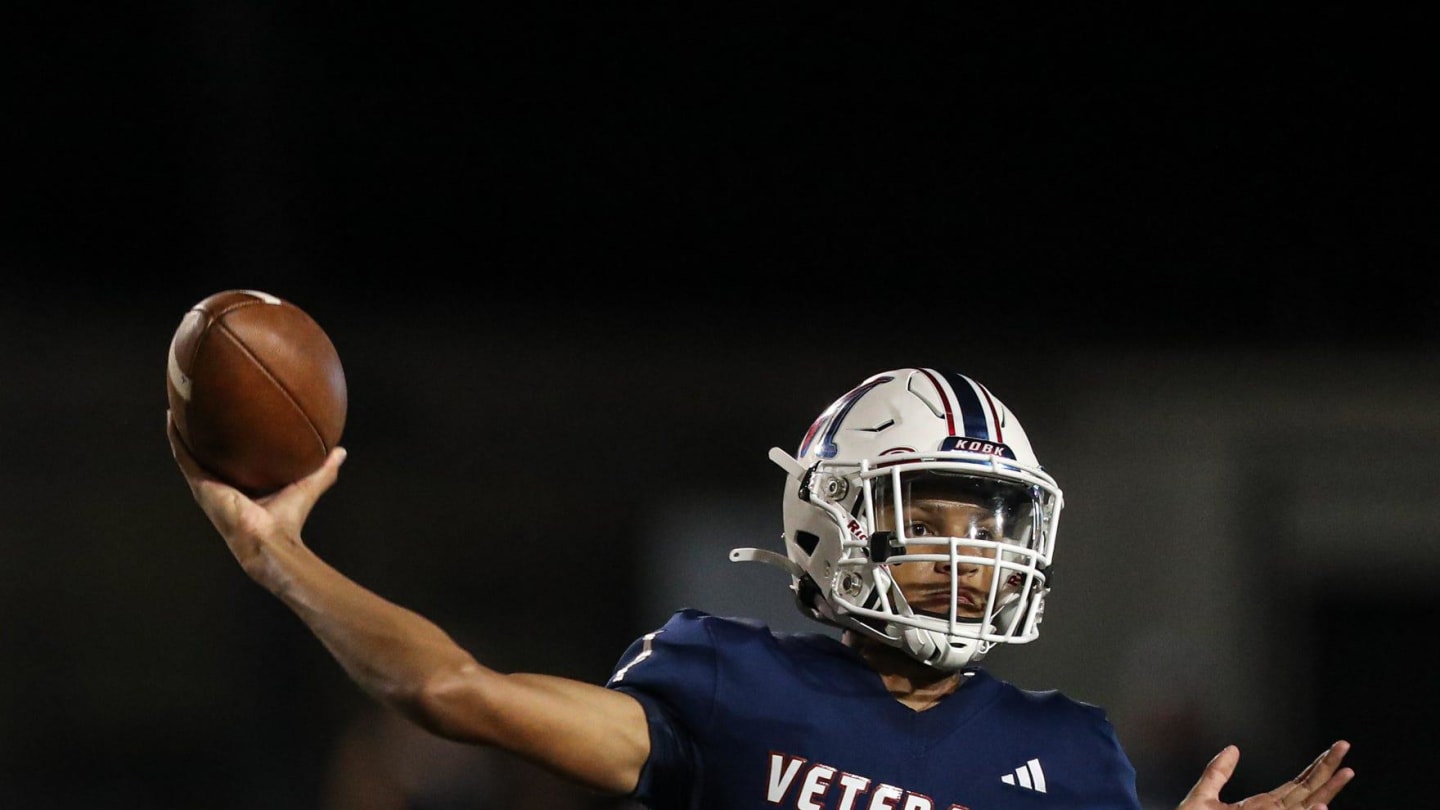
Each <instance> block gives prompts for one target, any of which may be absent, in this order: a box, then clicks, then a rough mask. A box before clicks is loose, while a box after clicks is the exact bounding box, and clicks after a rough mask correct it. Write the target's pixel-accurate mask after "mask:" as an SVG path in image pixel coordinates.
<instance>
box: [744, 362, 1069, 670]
mask: <svg viewBox="0 0 1440 810" xmlns="http://www.w3.org/2000/svg"><path fill="white" fill-rule="evenodd" d="M770 458H771V459H773V460H774V461H775V462H776V463H777V464H779V465H780V466H781V467H783V468H784V469H785V470H786V472H787V473H789V478H788V480H787V481H786V483H785V493H784V527H785V535H784V541H785V549H786V551H787V555H786V556H781V555H779V554H777V553H775V552H772V551H767V550H764V549H753V548H737V549H734V550H732V551H731V552H730V558H731V559H732V560H734V561H737V562H740V561H747V560H756V561H760V562H768V563H772V564H775V565H778V566H780V567H781V568H784V569H785V570H786V571H788V572H789V573H790V575H791V590H793V591H794V593H795V598H796V603H797V605H798V606H799V607H800V610H801V611H802V612H803V613H805V614H806V615H807V616H810V617H811V618H813V619H816V620H818V621H821V622H825V623H827V624H832V625H835V626H838V627H841V628H845V629H849V630H853V631H855V632H858V633H861V634H863V635H865V636H868V637H870V638H873V639H877V640H879V641H881V642H883V643H885V644H889V645H891V646H894V647H897V648H899V649H901V650H904V651H905V652H906V653H908V654H909V655H910V656H912V657H914V658H915V659H917V660H919V661H921V662H923V663H925V664H928V665H930V666H932V667H935V668H936V669H940V670H942V671H947V672H948V671H954V670H958V669H960V668H962V667H965V666H967V665H969V664H970V663H972V662H975V661H979V660H980V659H981V658H982V657H984V655H985V654H986V653H987V652H989V651H990V649H991V648H992V647H993V646H994V645H996V644H1001V643H1009V644H1024V643H1027V642H1030V641H1034V640H1035V638H1036V637H1037V636H1038V635H1039V626H1040V619H1041V617H1042V614H1043V612H1044V605H1045V594H1046V593H1047V592H1048V591H1049V589H1050V581H1051V575H1050V573H1051V566H1050V561H1051V556H1052V553H1053V551H1054V548H1055V532H1056V528H1057V525H1058V522H1059V519H1060V509H1061V506H1062V505H1063V502H1064V499H1063V497H1062V495H1061V492H1060V488H1059V487H1058V486H1056V484H1055V480H1054V479H1053V478H1051V477H1050V475H1049V474H1048V473H1046V472H1044V471H1043V470H1042V469H1041V467H1040V465H1039V463H1038V462H1037V461H1036V458H1035V454H1034V451H1033V450H1031V447H1030V441H1029V439H1028V438H1027V437H1026V435H1025V431H1024V429H1023V428H1021V427H1020V422H1019V420H1017V419H1016V418H1015V415H1014V414H1013V413H1010V412H1009V410H1007V409H1006V407H1005V406H1004V404H1002V403H1001V402H1000V400H999V399H997V398H996V397H995V396H994V395H993V394H991V393H990V391H989V390H988V389H986V388H985V386H983V385H981V384H980V383H978V382H976V381H974V380H972V379H970V378H969V377H966V376H963V375H961V374H955V373H951V372H942V371H936V370H933V369H928V368H902V369H895V370H892V371H885V372H881V373H879V374H875V375H873V376H871V377H870V378H868V379H866V380H865V381H864V382H862V383H861V384H860V385H859V386H857V387H856V388H854V389H853V390H851V391H850V392H849V393H847V394H845V395H844V396H842V397H840V398H839V399H837V400H836V401H835V402H834V403H833V404H831V405H830V407H829V408H826V409H825V411H824V412H823V413H821V414H820V416H819V418H817V419H816V420H815V423H814V424H813V425H811V427H810V430H809V431H808V432H807V433H806V434H805V438H804V440H802V441H801V443H800V449H799V452H797V453H796V454H795V456H793V457H792V456H790V455H789V454H788V453H786V452H785V451H783V450H781V449H780V448H778V447H777V448H773V449H772V450H771V451H770ZM937 493H939V494H937ZM937 498H938V499H939V500H941V501H943V502H945V503H952V502H958V503H961V504H964V506H963V514H964V515H967V516H969V517H968V518H966V520H965V521H964V526H960V525H959V524H944V525H945V526H946V527H947V531H949V532H951V533H950V534H947V535H943V536H942V535H937V534H936V531H935V526H936V525H937V524H936V523H935V522H934V521H930V520H929V519H928V518H926V517H925V516H926V515H929V514H931V513H930V512H927V511H925V510H927V509H930V508H932V506H927V504H932V505H933V503H934V502H935V501H936V500H937ZM892 516H904V519H899V520H897V519H894V518H893V517H892ZM957 528H958V531H957ZM962 535H963V536H962ZM907 564H918V565H925V566H930V567H931V569H933V571H929V572H927V574H926V576H929V577H931V578H932V582H931V590H930V592H929V593H928V595H927V596H926V597H923V600H922V602H921V604H918V605H916V606H913V607H912V604H911V602H912V601H916V600H917V599H920V597H916V596H914V595H913V594H912V595H911V596H910V597H909V598H907V594H906V593H904V592H902V590H901V585H900V584H899V582H897V579H900V580H904V579H906V577H899V576H897V573H898V571H897V569H898V566H902V565H907ZM918 570H920V569H909V570H908V572H914V571H918ZM908 572H907V573H908ZM936 577H948V599H944V598H942V597H943V596H944V595H945V594H944V586H943V584H942V585H939V586H936V585H935V584H934V583H935V582H937V581H938V582H941V583H943V582H946V581H947V580H946V579H943V578H942V579H938V580H936V579H934V578H936ZM941 605H948V607H941Z"/></svg>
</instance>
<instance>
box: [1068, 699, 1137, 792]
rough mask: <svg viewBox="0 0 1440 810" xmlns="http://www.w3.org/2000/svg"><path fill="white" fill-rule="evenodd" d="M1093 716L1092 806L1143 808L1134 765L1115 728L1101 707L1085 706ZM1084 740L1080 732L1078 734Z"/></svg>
mask: <svg viewBox="0 0 1440 810" xmlns="http://www.w3.org/2000/svg"><path fill="white" fill-rule="evenodd" d="M1085 708H1086V709H1087V710H1088V713H1089V715H1090V718H1091V722H1090V725H1089V733H1090V735H1092V736H1091V744H1090V745H1089V748H1090V750H1091V751H1093V752H1094V754H1093V757H1094V761H1093V763H1092V766H1091V768H1092V769H1091V771H1090V772H1091V775H1092V776H1093V778H1094V780H1095V781H1094V786H1093V790H1094V792H1095V795H1096V797H1097V798H1096V801H1095V804H1094V805H1093V806H1095V807H1105V808H1112V807H1113V808H1124V809H1125V810H1140V797H1139V795H1138V794H1137V791H1136V788H1135V766H1134V765H1132V764H1131V763H1130V757H1129V756H1127V755H1126V754H1125V749H1124V747H1122V746H1121V744H1120V738H1119V737H1118V736H1117V735H1116V733H1115V727H1114V725H1112V724H1111V722H1110V719H1109V718H1108V717H1107V716H1106V715H1105V711H1104V710H1103V709H1101V708H1099V707H1098V706H1089V705H1087V706H1086V707H1085ZM1077 739H1081V735H1077Z"/></svg>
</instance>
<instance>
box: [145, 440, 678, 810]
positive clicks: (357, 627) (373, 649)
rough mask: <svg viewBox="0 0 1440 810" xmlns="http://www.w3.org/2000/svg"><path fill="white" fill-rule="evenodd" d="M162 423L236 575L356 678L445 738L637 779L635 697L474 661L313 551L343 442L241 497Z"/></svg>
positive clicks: (601, 777) (573, 774)
mask: <svg viewBox="0 0 1440 810" xmlns="http://www.w3.org/2000/svg"><path fill="white" fill-rule="evenodd" d="M166 427H167V431H168V433H169V437H170V448H171V451H172V452H173V453H174V455H175V461H176V462H177V463H178V464H179V465H180V470H181V472H183V473H184V474H185V479H186V481H187V482H188V483H189V485H190V491H191V493H192V494H193V495H194V496H195V500H196V502H197V503H199V505H200V508H201V509H202V510H204V512H205V515H206V516H207V517H208V518H209V519H210V522H211V523H212V524H213V525H214V526H215V528H216V529H217V530H218V531H219V532H220V535H221V536H222V537H224V538H225V542H226V544H227V545H228V546H229V547H230V552H231V553H232V554H233V555H234V556H235V559H236V560H238V561H239V562H240V566H241V567H242V568H243V569H244V570H245V573H246V574H248V575H249V576H250V578H251V579H253V580H255V581H256V582H257V583H259V584H260V585H261V586H263V587H264V588H266V589H267V590H269V591H270V592H271V593H273V594H275V595H276V596H277V597H279V598H280V599H281V600H282V601H283V602H284V603H285V604H286V605H288V606H289V607H290V608H291V610H293V611H294V612H295V614H296V615H297V616H299V617H300V619H302V620H303V621H304V622H305V624H306V625H307V626H309V628H310V629H311V630H312V631H313V632H314V633H315V635H316V636H317V637H319V639H320V641H321V642H322V643H324V645H325V646H326V648H328V649H329V650H330V652H331V654H332V655H334V656H335V659H336V660H337V661H338V662H339V663H340V665H341V666H342V667H344V669H345V671H346V672H347V673H349V675H350V677H351V678H352V679H354V680H355V682H356V683H357V684H359V686H360V687H361V688H362V689H364V690H365V691H366V692H367V693H369V694H370V695H372V696H374V697H375V698H376V699H378V700H380V701H383V702H385V703H387V704H389V705H391V706H393V707H395V708H396V709H397V710H399V711H400V712H402V713H403V714H405V715H406V716H407V717H409V718H411V719H412V720H414V721H415V722H416V723H418V724H419V725H421V726H423V727H424V728H426V729H428V730H430V731H432V732H434V733H436V734H439V735H441V736H443V737H446V738H449V739H453V740H460V741H465V742H472V743H477V744H481V745H493V746H497V747H500V748H504V749H506V750H509V751H512V752H514V753H516V754H518V755H520V756H523V757H525V758H527V759H531V760H533V761H535V762H537V763H539V764H541V765H543V766H545V767H547V768H550V769H551V770H553V771H555V772H556V773H559V774H561V775H562V776H566V777H568V778H570V779H572V780H574V781H576V782H579V783H581V784H584V785H586V786H588V787H591V788H593V789H596V790H599V791H603V792H606V793H616V794H619V793H626V792H628V791H630V790H631V789H633V788H634V787H635V784H636V782H637V781H638V780H639V777H640V769H641V767H642V766H643V765H644V763H645V759H646V757H648V756H649V752H650V736H649V727H648V724H647V722H646V719H645V713H644V710H643V709H642V708H641V706H640V704H639V702H638V701H636V700H635V699H634V698H632V697H630V696H629V695H626V694H624V693H621V692H617V691H615V690H612V689H606V688H604V687H602V686H597V685H595V684H588V683H583V682H580V681H574V680H569V679H565V678H557V677H551V676H545V675H529V674H504V673H500V672H496V671H495V670H492V669H489V668H487V667H484V666H481V665H480V664H479V663H477V662H476V661H475V659H474V658H473V657H471V655H470V654H469V653H467V652H466V651H465V650H464V649H462V648H461V647H460V646H459V645H457V644H456V643H455V642H454V641H453V640H452V639H451V638H450V636H449V635H447V634H446V633H445V632H444V631H443V630H441V629H440V628H439V627H438V626H436V625H435V624H434V623H433V622H431V621H429V620H428V619H426V618H424V617H423V616H420V615H419V614H417V613H415V612H414V611H411V610H409V609H406V608H404V607H401V606H399V605H396V604H394V603H392V602H389V601H387V600H385V599H384V598H382V597H380V596H379V595H377V594H375V593H373V592H371V591H369V590H367V589H365V588H363V587H361V586H360V585H359V584H357V583H355V582H354V581H352V580H350V579H349V578H347V577H346V576H344V575H343V574H341V573H340V572H338V571H336V570H335V569H334V568H332V567H331V566H329V565H328V564H327V563H325V562H324V561H323V560H321V559H320V558H319V557H317V556H316V555H315V554H314V553H313V552H312V551H311V550H310V549H309V548H308V547H306V546H305V544H304V542H303V541H302V540H301V537H300V534H301V529H302V528H303V526H304V524H305V520H306V518H307V517H309V515H310V511H311V509H312V508H313V507H314V506H315V502H316V501H317V500H318V499H319V497H320V496H321V495H322V494H324V493H325V491H326V490H328V489H329V488H330V487H331V485H333V484H334V483H335V481H336V478H337V477H338V475H339V472H340V465H341V463H342V462H343V461H344V459H345V451H344V450H343V449H338V448H337V449H336V450H335V451H333V452H332V453H331V454H330V457H329V458H328V459H326V461H325V464H324V466H322V467H321V468H320V469H319V470H317V471H316V472H314V473H313V474H311V475H309V476H308V477H306V478H303V479H301V480H300V481H297V482H295V483H294V484H291V485H290V486H288V487H286V488H285V489H283V490H281V491H279V492H277V493H275V494H273V495H270V496H267V497H264V498H261V499H259V500H251V499H250V498H248V497H246V496H245V495H244V494H243V493H241V492H240V491H239V490H236V489H234V488H233V487H230V486H228V485H226V484H225V483H223V482H221V481H218V480H216V479H215V478H214V477H212V476H210V475H209V474H207V473H206V472H205V471H204V470H203V469H202V468H201V467H200V466H199V465H198V464H197V463H196V462H195V460H194V459H193V458H192V457H191V456H190V454H189V453H188V452H187V451H186V449H185V446H184V444H183V443H182V442H181V441H179V439H178V438H177V435H176V432H175V427H174V424H173V422H171V420H170V418H169V416H168V414H167V416H166Z"/></svg>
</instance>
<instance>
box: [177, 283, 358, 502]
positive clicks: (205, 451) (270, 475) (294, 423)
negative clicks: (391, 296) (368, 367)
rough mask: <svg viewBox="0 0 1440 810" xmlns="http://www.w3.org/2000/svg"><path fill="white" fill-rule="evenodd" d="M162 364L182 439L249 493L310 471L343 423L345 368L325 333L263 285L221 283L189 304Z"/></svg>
mask: <svg viewBox="0 0 1440 810" xmlns="http://www.w3.org/2000/svg"><path fill="white" fill-rule="evenodd" d="M166 365H167V368H166V374H165V380H166V385H165V387H166V394H167V396H168V398H169V403H170V413H171V415H172V418H173V419H174V421H175V427H176V429H177V430H178V431H179V434H180V439H181V440H182V441H183V442H184V443H185V446H186V447H187V448H188V449H189V450H190V453H191V455H193V456H194V457H195V460H196V461H198V462H200V464H201V465H202V466H204V467H205V469H207V470H208V471H210V472H211V473H212V474H214V475H215V476H216V477H217V478H220V479H221V480H223V481H225V482H227V483H229V484H231V485H233V486H235V487H236V488H238V489H241V490H243V491H245V492H246V493H248V494H250V495H263V494H266V493H270V492H274V491H275V490H278V489H280V488H282V487H284V486H285V485H286V484H289V483H290V482H292V481H295V480H296V479H299V478H303V477H304V476H305V475H307V474H309V473H311V472H314V471H315V470H316V469H317V468H319V466H320V465H321V463H323V462H324V461H325V457H326V455H327V454H329V452H330V450H331V449H332V448H334V447H335V445H336V444H337V443H339V441H340V435H341V433H342V432H343V431H344V429H345V412H346V408H347V404H348V403H347V392H346V387H345V371H344V369H343V368H342V367H341V365H340V355H339V353H338V352H336V350H335V346H334V344H333V343H331V341H330V336H329V335H327V334H326V333H325V330H323V329H321V328H320V325H319V324H318V323H316V322H315V320H314V319H313V318H311V317H310V315H309V314H307V313H306V312H305V311H304V310H302V309H300V308H299V307H298V306H296V305H295V304H293V303H291V302H289V301H285V300H282V299H280V298H277V297H276V296H273V295H270V294H268V293H263V292H259V291H257V290H226V291H224V292H218V293H215V294H214V295H211V296H209V297H207V298H205V299H204V300H202V301H200V302H199V303H198V304H196V305H194V306H193V307H191V308H190V311H189V312H186V313H185V316H184V318H182V319H181V321H180V326H179V327H178V328H176V330H175V335H174V337H173V338H172V339H171V341H170V357H169V361H168V363H167V364H166Z"/></svg>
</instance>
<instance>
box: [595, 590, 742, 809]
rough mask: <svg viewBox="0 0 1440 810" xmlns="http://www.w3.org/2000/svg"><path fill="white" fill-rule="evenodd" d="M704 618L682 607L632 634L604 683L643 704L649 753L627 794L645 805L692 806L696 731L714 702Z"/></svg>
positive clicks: (696, 769) (713, 670)
mask: <svg viewBox="0 0 1440 810" xmlns="http://www.w3.org/2000/svg"><path fill="white" fill-rule="evenodd" d="M705 618H706V617H705V615H704V614H701V613H699V612H698V611H692V610H682V611H679V612H677V613H676V614H675V615H673V616H671V617H670V620H669V621H668V622H666V623H665V625H664V626H663V627H661V628H660V629H659V630H656V631H654V632H652V633H647V634H645V635H644V636H642V637H640V638H638V639H636V640H635V641H634V642H633V643H631V645H630V647H629V648H628V649H627V650H626V651H625V653H624V654H623V655H621V656H620V660H619V661H618V662H617V663H616V665H615V669H614V670H613V671H612V672H611V674H610V678H609V680H608V681H606V684H605V685H606V686H607V687H608V688H610V689H615V690H618V691H621V692H624V693H626V694H628V695H630V696H632V697H634V698H635V699H636V700H638V701H640V705H641V706H643V707H644V709H645V718H646V722H647V723H648V724H649V727H650V757H649V759H647V760H646V762H645V767H644V768H643V769H642V771H641V773H640V782H639V784H637V785H636V788H635V790H634V792H633V793H632V794H631V798H633V799H635V800H636V801H639V802H640V803H642V804H644V805H645V806H647V807H653V808H670V807H676V808H680V807H690V806H692V805H691V801H692V800H693V798H694V797H693V796H692V795H691V792H692V791H693V790H694V789H695V786H696V785H697V784H698V782H699V779H698V773H699V769H700V768H701V767H702V766H703V763H702V762H701V761H700V757H699V753H698V746H697V744H696V736H697V734H700V733H703V731H704V729H705V728H706V727H707V726H708V724H709V722H710V718H711V715H712V713H713V710H714V704H715V687H716V656H715V645H714V642H713V641H712V640H711V637H710V632H709V630H707V629H706V627H705V623H704V620H705Z"/></svg>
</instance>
